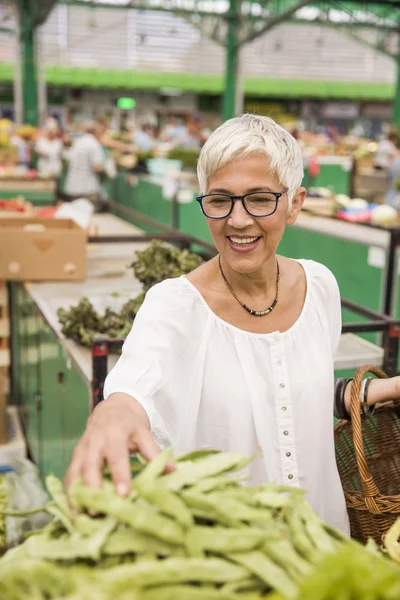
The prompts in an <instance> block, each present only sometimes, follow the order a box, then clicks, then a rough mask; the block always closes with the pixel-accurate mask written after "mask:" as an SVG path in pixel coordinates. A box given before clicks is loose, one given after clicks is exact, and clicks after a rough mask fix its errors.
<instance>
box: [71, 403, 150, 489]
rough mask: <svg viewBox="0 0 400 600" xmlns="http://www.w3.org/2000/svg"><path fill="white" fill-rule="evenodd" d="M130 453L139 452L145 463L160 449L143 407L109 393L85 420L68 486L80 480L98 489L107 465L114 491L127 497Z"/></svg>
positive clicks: (129, 476)
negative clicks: (83, 431)
mask: <svg viewBox="0 0 400 600" xmlns="http://www.w3.org/2000/svg"><path fill="white" fill-rule="evenodd" d="M132 452H140V454H142V456H143V457H144V458H145V459H146V460H152V459H153V458H154V457H155V456H157V454H159V452H160V449H159V448H158V446H157V444H156V443H155V442H154V440H153V438H152V435H151V432H150V423H149V420H148V417H147V414H146V412H145V410H144V409H143V407H142V406H141V405H140V404H139V403H138V402H136V400H134V399H133V398H131V397H130V396H128V395H126V394H121V393H116V394H112V395H111V396H110V397H109V398H108V399H107V400H105V401H103V402H101V403H100V404H99V405H98V406H97V407H96V408H95V410H94V411H93V413H92V415H91V416H90V417H89V419H88V423H87V426H86V430H85V433H84V434H83V437H82V438H81V440H80V442H79V444H78V446H77V447H76V449H75V451H74V454H73V456H72V461H71V465H70V467H69V469H68V472H67V477H66V484H67V486H69V485H70V484H71V483H72V482H73V481H74V480H75V479H77V478H78V477H83V481H84V482H85V483H86V485H89V486H92V487H100V485H101V480H102V469H103V466H104V465H105V464H107V465H108V466H109V468H110V471H111V476H112V479H113V482H114V485H115V489H116V491H117V492H118V493H119V494H121V495H126V494H128V493H129V489H130V480H131V470H130V464H129V454H130V453H132Z"/></svg>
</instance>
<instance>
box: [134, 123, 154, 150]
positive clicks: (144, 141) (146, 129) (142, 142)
mask: <svg viewBox="0 0 400 600" xmlns="http://www.w3.org/2000/svg"><path fill="white" fill-rule="evenodd" d="M155 137H156V136H155V131H154V127H153V126H152V125H150V124H145V125H143V126H142V127H141V128H140V129H139V131H138V132H137V133H135V134H134V137H133V143H134V144H135V146H136V147H137V148H138V150H139V152H149V151H150V150H153V148H154V144H155Z"/></svg>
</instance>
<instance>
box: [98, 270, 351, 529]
mask: <svg viewBox="0 0 400 600" xmlns="http://www.w3.org/2000/svg"><path fill="white" fill-rule="evenodd" d="M299 262H300V264H301V265H302V266H303V268H304V271H305V273H306V278H307V293H306V298H305V302H304V307H303V310H302V312H301V314H300V316H299V318H298V319H297V321H296V323H295V324H294V325H293V326H292V327H291V328H290V329H289V330H288V331H285V332H283V333H280V332H279V331H276V332H274V333H267V334H259V333H250V332H247V331H243V330H241V329H238V328H237V327H234V326H233V325H231V324H229V323H227V322H226V321H223V320H222V319H220V318H219V317H217V316H216V315H215V314H214V313H213V312H212V311H211V309H210V308H209V307H208V305H207V303H206V302H205V300H204V298H203V297H202V296H201V294H200V292H199V291H198V290H197V289H196V288H195V287H194V286H193V285H192V284H191V283H190V282H189V280H188V279H187V278H185V277H180V278H178V279H168V280H166V281H163V282H162V283H160V284H158V285H156V286H154V287H153V288H152V289H151V290H150V291H149V292H148V293H147V295H146V299H145V302H144V303H143V305H142V307H141V308H140V310H139V312H138V314H137V316H136V319H135V321H134V324H133V327H132V330H131V332H130V334H129V336H128V337H127V339H126V341H125V343H124V347H123V352H122V355H121V357H120V359H119V360H118V362H117V364H116V365H115V367H114V368H113V369H112V371H111V372H110V373H109V375H108V377H107V380H106V383H105V387H104V397H105V398H107V397H108V396H109V395H110V394H112V393H114V392H123V393H125V394H128V395H129V396H132V397H133V398H135V399H136V400H137V401H138V402H140V404H141V405H142V406H143V408H144V409H145V410H146V412H147V414H148V416H149V420H150V423H151V429H152V433H153V436H154V438H155V441H156V442H157V443H158V444H159V446H160V447H161V448H166V447H168V446H170V445H172V446H173V447H174V449H175V451H176V452H177V453H185V452H188V451H191V450H194V449H197V448H211V447H212V448H218V449H220V450H222V451H225V452H240V453H242V454H243V455H246V456H250V455H254V454H256V455H257V456H256V459H255V460H254V461H253V462H252V463H251V465H250V466H249V467H248V468H247V470H248V476H249V481H250V482H251V483H252V484H256V483H260V482H265V481H268V482H275V483H285V484H289V485H293V486H296V487H301V488H303V489H305V490H307V492H308V499H309V501H310V502H311V504H312V506H313V507H314V509H315V510H316V511H317V513H318V514H319V515H320V516H321V517H322V518H323V519H324V520H326V521H327V522H328V523H330V524H332V525H334V526H336V527H338V528H339V529H341V530H342V531H345V532H348V531H349V525H348V518H347V512H346V507H345V500H344V495H343V491H342V487H341V483H340V479H339V475H338V471H337V467H336V461H335V449H334V431H333V394H334V367H333V364H334V355H335V352H336V350H337V347H338V343H339V338H340V332H341V307H340V294H339V289H338V285H337V282H336V280H335V278H334V276H333V275H332V273H331V272H330V271H329V270H328V269H327V268H326V267H325V266H323V265H321V264H319V263H316V262H314V261H310V260H301V261H299Z"/></svg>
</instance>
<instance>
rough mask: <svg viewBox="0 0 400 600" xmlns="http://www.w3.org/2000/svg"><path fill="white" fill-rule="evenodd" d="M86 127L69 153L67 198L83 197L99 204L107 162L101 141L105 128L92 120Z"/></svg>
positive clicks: (65, 190) (66, 182)
mask: <svg viewBox="0 0 400 600" xmlns="http://www.w3.org/2000/svg"><path fill="white" fill-rule="evenodd" d="M84 129H85V132H84V134H83V135H81V136H79V137H78V138H77V139H76V140H74V142H73V144H72V147H71V149H70V151H69V153H68V161H69V165H68V172H67V176H66V180H65V186H64V192H65V195H66V196H67V200H75V199H76V198H82V197H83V198H87V199H88V200H91V201H92V202H93V203H94V204H95V205H96V206H97V205H98V203H99V198H100V193H101V175H102V173H103V171H104V162H105V154H104V151H103V147H102V145H101V143H100V140H101V138H102V135H103V129H104V128H103V127H102V125H101V124H99V123H96V122H91V123H89V124H88V125H87V126H86V127H85V128H84Z"/></svg>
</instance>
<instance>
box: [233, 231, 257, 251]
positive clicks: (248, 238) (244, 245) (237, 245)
mask: <svg viewBox="0 0 400 600" xmlns="http://www.w3.org/2000/svg"><path fill="white" fill-rule="evenodd" d="M227 239H228V241H229V245H230V247H231V249H232V250H233V251H234V252H253V250H255V249H256V248H257V247H258V245H259V243H260V241H261V236H254V235H249V234H247V235H237V234H234V235H228V236H227Z"/></svg>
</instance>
